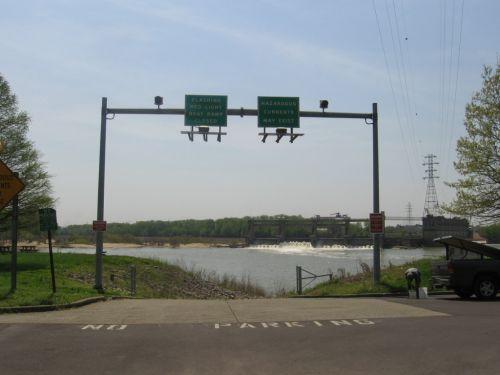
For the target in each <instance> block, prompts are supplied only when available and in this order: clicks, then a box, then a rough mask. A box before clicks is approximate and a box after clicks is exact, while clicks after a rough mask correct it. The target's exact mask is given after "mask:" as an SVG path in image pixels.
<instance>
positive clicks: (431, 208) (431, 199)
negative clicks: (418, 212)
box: [422, 154, 439, 216]
mask: <svg viewBox="0 0 500 375" xmlns="http://www.w3.org/2000/svg"><path fill="white" fill-rule="evenodd" d="M436 157H437V156H436V155H432V154H427V155H425V163H423V164H422V165H423V166H425V167H427V169H426V170H425V173H426V175H425V177H424V180H427V191H426V193H425V205H424V216H426V215H436V214H437V213H439V202H438V198H437V193H436V185H435V183H434V179H435V178H439V177H438V176H436V175H434V172H437V170H436V169H434V166H435V165H437V164H439V163H438V162H437V161H434V158H436Z"/></svg>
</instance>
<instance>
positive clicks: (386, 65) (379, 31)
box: [372, 0, 415, 182]
mask: <svg viewBox="0 0 500 375" xmlns="http://www.w3.org/2000/svg"><path fill="white" fill-rule="evenodd" d="M372 5H373V12H374V13H375V19H376V21H377V28H378V35H379V38H380V45H381V47H382V53H383V55H384V62H385V68H386V71H387V77H388V79H389V86H390V87H391V93H392V99H393V101H394V107H395V110H396V118H397V122H398V126H399V131H400V134H401V139H402V141H403V148H404V150H405V155H406V161H407V162H408V168H409V170H410V176H411V179H412V181H413V182H415V176H414V175H413V168H412V166H411V163H410V157H409V154H408V149H407V147H406V140H405V136H404V132H403V129H402V127H401V117H400V115H399V109H398V102H397V100H396V94H395V92H394V85H393V83H392V78H391V74H390V70H389V62H388V60H387V53H386V50H385V46H384V38H383V37H382V30H381V28H380V21H379V17H378V13H377V7H376V6H375V0H372Z"/></svg>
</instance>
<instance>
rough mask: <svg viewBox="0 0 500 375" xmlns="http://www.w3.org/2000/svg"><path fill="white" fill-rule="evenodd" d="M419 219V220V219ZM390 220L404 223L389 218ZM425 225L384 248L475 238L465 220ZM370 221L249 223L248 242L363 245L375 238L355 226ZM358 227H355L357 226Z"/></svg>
mask: <svg viewBox="0 0 500 375" xmlns="http://www.w3.org/2000/svg"><path fill="white" fill-rule="evenodd" d="M415 219H416V218H415ZM387 220H401V218H391V217H388V218H387ZM419 220H421V224H416V225H411V226H410V225H408V226H404V227H400V228H403V229H402V230H400V231H397V232H388V233H385V234H384V236H383V244H384V247H386V248H389V247H394V246H407V247H419V246H433V245H434V243H433V240H434V238H438V237H444V236H457V237H461V238H471V237H472V230H471V228H470V225H469V222H468V220H466V219H462V218H445V217H443V216H433V215H427V216H425V217H423V218H419ZM368 221H369V219H368V218H351V217H349V216H347V215H340V214H337V215H336V216H329V217H322V216H314V217H312V218H309V219H306V218H289V217H287V218H268V219H250V220H248V231H247V236H246V241H247V244H248V245H252V244H279V243H282V242H290V241H298V242H310V243H311V244H312V245H313V246H315V247H319V246H323V245H334V244H338V245H347V246H363V245H370V244H371V243H372V237H371V236H370V235H366V234H360V233H359V230H353V226H351V224H356V223H361V224H363V225H367V223H368ZM354 228H355V227H354Z"/></svg>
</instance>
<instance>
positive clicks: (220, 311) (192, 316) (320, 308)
mask: <svg viewBox="0 0 500 375" xmlns="http://www.w3.org/2000/svg"><path fill="white" fill-rule="evenodd" d="M432 316H447V314H444V313H440V312H436V311H432V310H428V309H424V308H421V307H415V306H409V305H405V304H402V303H397V302H389V301H386V300H382V299H373V298H351V299H348V298H345V299H344V298H331V299H330V298H318V299H313V298H304V299H301V298H289V299H284V298H279V299H278V298H277V299H249V300H227V301H225V300H208V301H205V300H169V299H123V300H113V301H108V302H99V303H95V304H92V305H87V306H84V307H80V308H76V309H69V310H61V311H51V312H40V313H17V314H3V315H0V323H7V324H16V323H21V324H22V323H36V324H175V323H239V322H265V321H267V322H280V321H311V320H335V319H370V318H416V317H432Z"/></svg>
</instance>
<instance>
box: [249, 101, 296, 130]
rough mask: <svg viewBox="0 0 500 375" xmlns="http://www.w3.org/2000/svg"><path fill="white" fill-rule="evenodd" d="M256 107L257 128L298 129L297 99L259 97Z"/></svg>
mask: <svg viewBox="0 0 500 375" xmlns="http://www.w3.org/2000/svg"><path fill="white" fill-rule="evenodd" d="M257 107H258V109H257V111H258V120H257V123H258V126H259V128H298V127H300V106H299V98H295V97H277V96H259V97H258V99H257Z"/></svg>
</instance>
